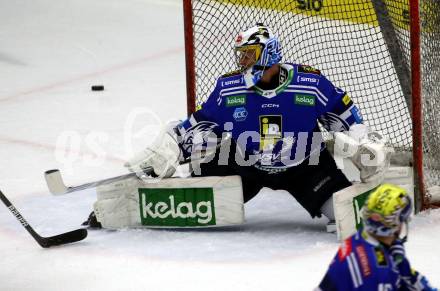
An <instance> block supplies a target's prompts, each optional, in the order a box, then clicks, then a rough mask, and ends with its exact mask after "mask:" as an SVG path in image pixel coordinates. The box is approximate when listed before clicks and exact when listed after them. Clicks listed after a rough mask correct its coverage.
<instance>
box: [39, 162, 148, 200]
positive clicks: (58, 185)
mask: <svg viewBox="0 0 440 291" xmlns="http://www.w3.org/2000/svg"><path fill="white" fill-rule="evenodd" d="M151 173H153V169H152V168H151V169H147V170H145V171H144V172H142V173H141V174H138V173H129V174H125V175H121V176H116V177H113V178H107V179H103V180H98V181H95V182H91V183H86V184H82V185H79V186H72V187H67V186H66V184H65V183H64V180H63V177H62V176H61V172H60V170H58V169H55V170H49V171H46V172H45V173H44V178H45V179H46V184H47V188H49V191H50V193H52V194H53V195H63V194H67V193H71V192H75V191H80V190H84V189H88V188H94V187H98V186H100V185H105V184H109V183H113V182H117V181H121V180H124V179H127V178H130V177H139V176H140V175H145V176H148V175H150V174H151Z"/></svg>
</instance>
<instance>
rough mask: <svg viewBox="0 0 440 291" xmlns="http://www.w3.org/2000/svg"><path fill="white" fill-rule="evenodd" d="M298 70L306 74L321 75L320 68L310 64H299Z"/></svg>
mask: <svg viewBox="0 0 440 291" xmlns="http://www.w3.org/2000/svg"><path fill="white" fill-rule="evenodd" d="M298 72H300V73H306V74H315V75H321V71H320V70H318V69H315V68H313V67H312V66H308V65H299V66H298Z"/></svg>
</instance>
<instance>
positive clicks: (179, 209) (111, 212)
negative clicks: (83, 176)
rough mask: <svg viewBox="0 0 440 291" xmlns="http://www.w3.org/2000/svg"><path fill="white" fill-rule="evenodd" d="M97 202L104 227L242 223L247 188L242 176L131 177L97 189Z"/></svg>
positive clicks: (95, 207)
mask: <svg viewBox="0 0 440 291" xmlns="http://www.w3.org/2000/svg"><path fill="white" fill-rule="evenodd" d="M97 193H98V201H97V202H95V204H94V210H95V214H96V217H97V220H98V221H99V222H101V224H102V226H103V227H104V228H109V229H119V228H127V227H173V228H175V227H206V226H211V227H212V226H226V225H236V224H242V223H243V222H244V206H243V191H242V185H241V178H240V177H239V176H226V177H200V178H186V179H182V178H170V179H149V180H148V182H145V181H141V180H138V179H136V178H130V179H127V180H125V181H122V182H117V183H113V184H108V185H103V186H100V187H98V188H97Z"/></svg>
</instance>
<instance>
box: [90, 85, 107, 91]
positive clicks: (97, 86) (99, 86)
mask: <svg viewBox="0 0 440 291" xmlns="http://www.w3.org/2000/svg"><path fill="white" fill-rule="evenodd" d="M103 90H104V85H93V86H92V91H103Z"/></svg>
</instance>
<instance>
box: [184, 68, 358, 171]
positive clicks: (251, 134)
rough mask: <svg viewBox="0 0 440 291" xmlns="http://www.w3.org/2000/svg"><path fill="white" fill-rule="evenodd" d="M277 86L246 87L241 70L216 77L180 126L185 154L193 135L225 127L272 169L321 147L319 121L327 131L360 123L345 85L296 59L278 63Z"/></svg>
mask: <svg viewBox="0 0 440 291" xmlns="http://www.w3.org/2000/svg"><path fill="white" fill-rule="evenodd" d="M279 76H280V81H279V84H280V85H279V86H278V87H277V88H275V89H273V90H263V89H261V88H259V87H258V86H254V87H252V88H250V89H248V88H246V86H245V83H244V77H243V74H241V73H240V72H233V73H230V74H226V75H223V76H222V77H220V78H219V79H218V80H217V83H216V86H215V89H214V90H213V91H212V93H211V95H210V96H209V98H208V99H207V100H206V102H205V103H204V104H202V106H201V108H200V109H199V110H197V111H196V112H195V113H194V114H192V116H190V118H189V119H187V120H186V121H184V122H183V123H181V124H180V125H179V126H178V128H177V129H178V130H177V131H178V133H179V135H180V136H181V138H182V139H181V141H180V145H181V148H182V150H183V153H184V155H185V156H186V157H188V156H189V155H190V154H191V151H192V146H193V145H194V137H195V135H196V134H198V133H200V132H206V131H213V132H214V133H216V135H217V136H218V137H222V134H224V132H228V133H229V134H230V135H231V137H232V139H233V140H234V141H235V144H237V146H238V147H240V149H241V151H242V152H244V153H246V155H252V157H253V158H254V160H255V164H254V165H255V166H256V167H258V168H260V169H263V170H267V171H271V170H273V169H282V168H288V167H292V166H295V165H298V164H300V163H301V162H303V161H304V160H305V159H307V158H309V157H310V160H311V163H312V162H315V163H317V160H316V161H315V160H314V161H312V155H313V154H316V157H317V158H319V152H320V151H321V150H322V149H323V148H324V147H325V145H324V143H323V139H322V134H321V132H320V128H319V126H318V122H319V123H320V124H321V125H322V126H323V127H324V128H325V129H327V130H329V131H344V130H347V129H348V128H349V127H350V126H351V125H352V124H354V123H361V122H362V117H361V115H360V112H359V110H358V108H357V107H356V106H355V105H354V104H353V101H352V100H351V99H350V97H349V96H348V95H347V93H346V92H345V91H343V90H342V89H339V88H337V87H335V86H334V85H333V84H332V83H331V82H330V81H329V80H328V79H327V78H326V77H325V76H323V75H322V74H321V73H320V71H318V70H316V69H314V68H312V67H310V66H303V65H297V64H288V63H287V64H281V69H280V74H279Z"/></svg>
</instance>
